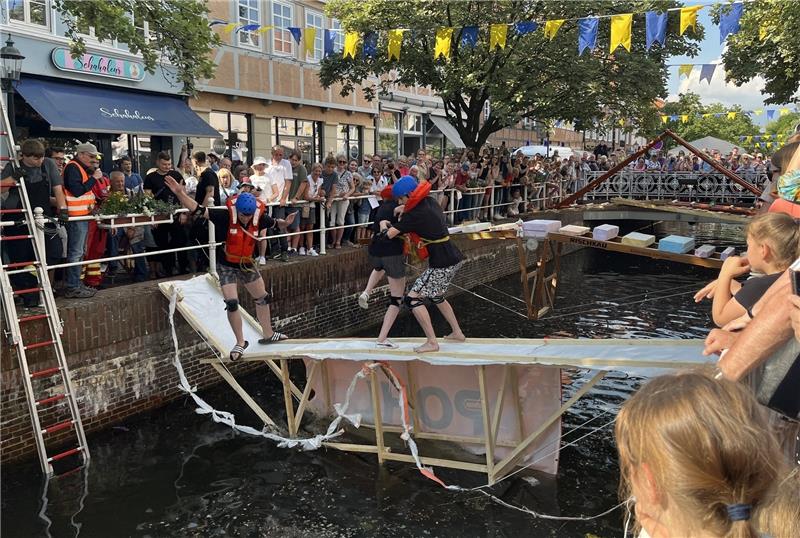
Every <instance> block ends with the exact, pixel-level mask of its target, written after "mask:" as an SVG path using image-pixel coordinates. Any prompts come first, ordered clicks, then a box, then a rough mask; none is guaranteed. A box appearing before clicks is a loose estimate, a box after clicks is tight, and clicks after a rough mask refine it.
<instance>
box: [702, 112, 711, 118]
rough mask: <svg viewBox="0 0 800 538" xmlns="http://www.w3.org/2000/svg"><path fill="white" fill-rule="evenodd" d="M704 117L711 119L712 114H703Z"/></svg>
mask: <svg viewBox="0 0 800 538" xmlns="http://www.w3.org/2000/svg"><path fill="white" fill-rule="evenodd" d="M703 117H704V118H710V117H711V113H710V112H706V113H705V114H703Z"/></svg>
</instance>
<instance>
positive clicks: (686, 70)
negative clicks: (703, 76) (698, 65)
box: [678, 64, 694, 78]
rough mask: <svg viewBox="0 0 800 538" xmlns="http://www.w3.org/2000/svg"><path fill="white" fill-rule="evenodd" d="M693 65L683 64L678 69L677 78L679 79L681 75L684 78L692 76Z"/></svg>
mask: <svg viewBox="0 0 800 538" xmlns="http://www.w3.org/2000/svg"><path fill="white" fill-rule="evenodd" d="M693 68H694V65H692V64H683V65H681V66H680V67H678V78H681V77H682V76H683V75H686V78H689V77H690V76H691V74H692V69H693Z"/></svg>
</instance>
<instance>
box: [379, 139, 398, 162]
mask: <svg viewBox="0 0 800 538" xmlns="http://www.w3.org/2000/svg"><path fill="white" fill-rule="evenodd" d="M397 136H398V135H397V133H380V134H378V154H379V155H381V156H382V157H389V158H392V159H396V158H397V156H398V155H399V153H400V151H399V147H400V146H399V144H398V143H397Z"/></svg>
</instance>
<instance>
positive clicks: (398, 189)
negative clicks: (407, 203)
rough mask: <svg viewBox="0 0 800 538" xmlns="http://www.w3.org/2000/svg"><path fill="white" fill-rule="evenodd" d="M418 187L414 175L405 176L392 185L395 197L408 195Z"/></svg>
mask: <svg viewBox="0 0 800 538" xmlns="http://www.w3.org/2000/svg"><path fill="white" fill-rule="evenodd" d="M416 188H417V180H416V179H414V178H413V177H412V176H403V177H401V178H400V179H398V180H397V181H396V182H395V184H394V185H392V195H393V196H394V197H395V198H400V197H401V196H408V195H409V194H411V193H412V192H414V189H416Z"/></svg>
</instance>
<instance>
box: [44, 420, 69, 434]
mask: <svg viewBox="0 0 800 538" xmlns="http://www.w3.org/2000/svg"><path fill="white" fill-rule="evenodd" d="M74 423H75V421H74V420H72V419H69V420H65V421H63V422H58V423H56V424H51V425H50V426H47V427H46V428H42V429H41V432H42V433H43V434H44V433H55V432H60V431H61V430H66V429H67V428H71V427H72V425H73V424H74Z"/></svg>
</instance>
